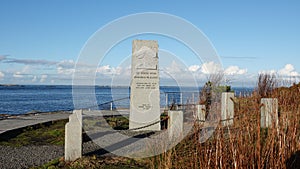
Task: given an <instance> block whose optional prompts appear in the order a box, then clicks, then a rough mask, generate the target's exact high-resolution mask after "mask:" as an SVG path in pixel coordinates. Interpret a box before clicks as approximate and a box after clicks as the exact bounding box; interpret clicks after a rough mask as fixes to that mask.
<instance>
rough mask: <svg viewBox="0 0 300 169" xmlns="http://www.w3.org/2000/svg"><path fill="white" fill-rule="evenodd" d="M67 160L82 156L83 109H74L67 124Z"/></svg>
mask: <svg viewBox="0 0 300 169" xmlns="http://www.w3.org/2000/svg"><path fill="white" fill-rule="evenodd" d="M65 130H66V131H65V161H74V160H76V159H78V158H81V156H82V110H74V111H73V114H71V115H70V116H69V122H68V123H67V124H66V126H65Z"/></svg>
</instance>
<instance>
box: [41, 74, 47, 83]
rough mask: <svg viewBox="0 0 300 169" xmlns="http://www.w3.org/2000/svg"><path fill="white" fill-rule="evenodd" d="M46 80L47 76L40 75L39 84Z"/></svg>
mask: <svg viewBox="0 0 300 169" xmlns="http://www.w3.org/2000/svg"><path fill="white" fill-rule="evenodd" d="M47 78H48V75H42V76H41V80H40V82H41V83H43V82H45V81H46V79H47Z"/></svg>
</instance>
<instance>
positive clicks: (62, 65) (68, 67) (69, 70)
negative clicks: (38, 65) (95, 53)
mask: <svg viewBox="0 0 300 169" xmlns="http://www.w3.org/2000/svg"><path fill="white" fill-rule="evenodd" d="M56 66H57V68H56V70H57V73H58V74H64V75H70V74H73V73H74V72H75V69H74V66H75V62H74V61H73V60H63V61H60V62H59V63H57V64H56Z"/></svg>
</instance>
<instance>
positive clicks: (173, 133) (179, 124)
mask: <svg viewBox="0 0 300 169" xmlns="http://www.w3.org/2000/svg"><path fill="white" fill-rule="evenodd" d="M168 115H169V119H168V132H169V139H170V140H171V141H175V140H178V139H181V137H182V134H183V133H182V132H183V111H180V110H178V111H176V110H174V111H172V110H170V111H169V112H168Z"/></svg>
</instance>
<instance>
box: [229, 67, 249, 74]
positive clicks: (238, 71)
mask: <svg viewBox="0 0 300 169" xmlns="http://www.w3.org/2000/svg"><path fill="white" fill-rule="evenodd" d="M246 73H247V69H240V68H239V67H238V66H229V67H228V68H227V69H225V71H224V74H225V75H243V74H246Z"/></svg>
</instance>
